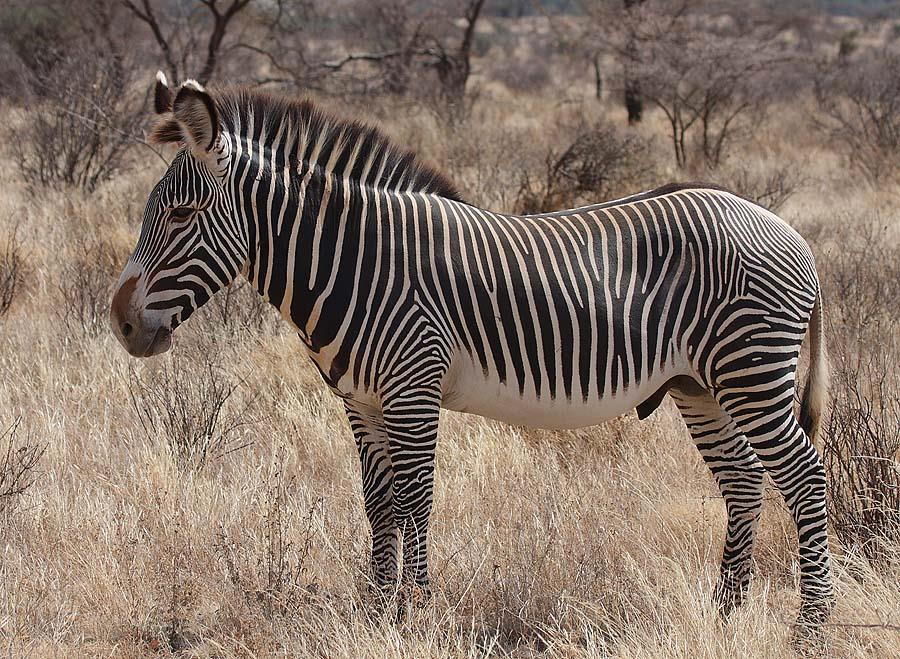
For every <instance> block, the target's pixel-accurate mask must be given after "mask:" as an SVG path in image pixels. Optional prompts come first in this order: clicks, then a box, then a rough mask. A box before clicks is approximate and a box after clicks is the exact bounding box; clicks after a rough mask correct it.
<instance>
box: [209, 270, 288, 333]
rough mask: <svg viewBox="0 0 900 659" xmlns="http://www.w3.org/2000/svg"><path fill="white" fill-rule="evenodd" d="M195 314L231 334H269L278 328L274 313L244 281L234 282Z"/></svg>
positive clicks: (277, 319)
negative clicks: (206, 318) (203, 316)
mask: <svg viewBox="0 0 900 659" xmlns="http://www.w3.org/2000/svg"><path fill="white" fill-rule="evenodd" d="M198 315H206V316H207V317H208V320H209V322H210V323H213V324H217V325H218V326H219V327H221V328H223V329H224V330H225V331H226V332H227V333H229V334H231V335H236V334H254V335H260V334H271V333H274V332H275V331H277V328H278V327H279V320H280V318H279V317H278V314H277V313H276V312H275V309H274V308H273V307H272V306H271V305H270V304H269V303H268V302H266V301H265V300H264V299H263V297H262V296H261V295H259V294H258V293H257V292H256V291H255V290H254V289H253V285H252V284H250V283H249V282H248V281H247V280H245V279H239V280H237V281H235V282H234V283H233V284H231V286H228V287H226V288H225V289H224V290H222V291H220V292H219V293H217V294H216V295H214V296H213V297H212V299H211V300H210V301H209V302H208V303H207V304H206V305H205V306H203V307H202V308H201V309H199V310H198Z"/></svg>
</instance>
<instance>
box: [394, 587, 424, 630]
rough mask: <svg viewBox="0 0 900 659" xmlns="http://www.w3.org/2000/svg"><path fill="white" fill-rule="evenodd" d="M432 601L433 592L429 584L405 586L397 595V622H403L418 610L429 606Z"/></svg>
mask: <svg viewBox="0 0 900 659" xmlns="http://www.w3.org/2000/svg"><path fill="white" fill-rule="evenodd" d="M431 601H432V593H431V588H429V587H428V585H424V586H423V585H418V584H413V585H408V586H404V587H403V588H402V589H401V590H400V592H399V593H398V597H397V622H402V621H403V620H405V619H407V618H408V617H409V616H410V615H412V614H413V613H415V612H416V611H422V610H424V609H426V608H428V605H429V604H430V603H431Z"/></svg>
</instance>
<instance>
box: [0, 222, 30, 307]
mask: <svg viewBox="0 0 900 659" xmlns="http://www.w3.org/2000/svg"><path fill="white" fill-rule="evenodd" d="M16 233H17V232H16V229H15V228H14V229H13V230H12V233H11V234H10V235H9V237H8V238H7V239H6V245H5V247H4V248H3V251H2V252H0V316H4V315H6V312H8V311H9V309H10V307H11V306H12V304H13V301H15V299H16V297H17V296H18V295H19V293H21V292H22V288H23V287H24V284H25V279H26V277H27V271H28V266H27V264H26V262H25V255H24V253H23V250H22V243H21V242H20V241H19V239H18V237H17V235H16Z"/></svg>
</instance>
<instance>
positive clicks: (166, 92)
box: [153, 71, 172, 114]
mask: <svg viewBox="0 0 900 659" xmlns="http://www.w3.org/2000/svg"><path fill="white" fill-rule="evenodd" d="M153 109H154V110H155V111H156V114H165V113H166V112H171V111H172V90H171V89H169V82H168V81H167V80H166V74H165V73H163V72H162V71H157V72H156V87H155V89H154V90H153Z"/></svg>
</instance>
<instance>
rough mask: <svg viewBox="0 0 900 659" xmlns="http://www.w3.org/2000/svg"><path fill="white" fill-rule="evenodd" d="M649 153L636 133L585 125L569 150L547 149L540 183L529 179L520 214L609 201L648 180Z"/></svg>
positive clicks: (578, 129) (522, 188)
mask: <svg viewBox="0 0 900 659" xmlns="http://www.w3.org/2000/svg"><path fill="white" fill-rule="evenodd" d="M649 151H650V148H649V143H648V142H647V141H645V140H643V139H641V138H640V137H639V136H637V135H636V134H634V133H631V132H624V131H621V130H618V129H616V128H615V127H613V126H611V125H609V124H606V123H603V122H598V123H593V124H588V123H582V124H580V125H579V126H578V127H576V129H575V130H574V132H573V137H572V138H571V142H569V144H568V146H566V147H565V148H564V149H562V150H557V149H556V148H555V147H550V148H549V149H548V151H547V153H546V156H545V157H544V171H543V172H542V174H541V177H540V178H538V177H535V176H532V175H531V174H528V173H526V174H525V176H524V177H523V180H522V183H521V186H520V189H519V196H518V199H517V201H516V208H517V210H518V211H520V212H522V213H542V212H547V211H552V210H560V209H562V208H571V207H573V206H576V205H577V204H578V203H579V202H581V201H587V202H597V201H602V200H604V199H609V198H610V197H612V196H613V195H614V194H615V193H616V192H620V191H622V190H623V189H625V188H628V187H632V186H634V185H635V183H636V182H637V181H640V180H641V179H643V178H645V177H646V176H647V175H648V173H649V172H650V171H651V169H652V165H651V162H650V159H649Z"/></svg>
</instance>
